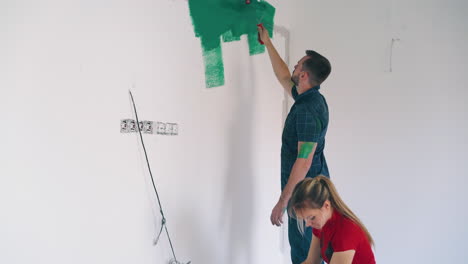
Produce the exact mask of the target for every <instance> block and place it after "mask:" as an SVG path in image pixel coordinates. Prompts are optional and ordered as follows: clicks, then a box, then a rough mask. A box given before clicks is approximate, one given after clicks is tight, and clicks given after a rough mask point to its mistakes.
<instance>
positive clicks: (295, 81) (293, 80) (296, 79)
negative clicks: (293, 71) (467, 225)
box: [291, 75, 299, 86]
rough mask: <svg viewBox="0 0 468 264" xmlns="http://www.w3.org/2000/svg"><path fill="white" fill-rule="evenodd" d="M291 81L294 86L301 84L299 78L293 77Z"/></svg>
mask: <svg viewBox="0 0 468 264" xmlns="http://www.w3.org/2000/svg"><path fill="white" fill-rule="evenodd" d="M291 81H292V82H293V83H294V85H296V86H297V85H298V83H299V77H298V76H294V75H293V76H291Z"/></svg>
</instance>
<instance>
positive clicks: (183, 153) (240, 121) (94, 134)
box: [0, 0, 289, 264]
mask: <svg viewBox="0 0 468 264" xmlns="http://www.w3.org/2000/svg"><path fill="white" fill-rule="evenodd" d="M272 4H273V5H275V6H277V7H278V10H283V11H282V12H281V13H278V16H277V22H278V23H280V24H282V25H284V26H288V24H287V23H282V21H285V22H286V19H285V18H286V17H287V16H288V13H287V10H289V7H287V6H284V7H282V8H281V6H279V5H280V3H279V1H272ZM187 5H188V4H187V2H186V1H175V0H174V1H124V0H121V1H104V0H101V1H53V0H49V1H26V0H25V1H18V0H15V1H2V2H1V3H0V58H1V63H0V67H1V68H0V74H1V75H0V87H1V89H2V96H0V98H1V99H0V100H1V104H0V107H1V109H0V110H1V111H0V113H1V116H2V124H3V128H2V132H1V137H0V144H1V152H0V153H1V159H0V160H1V166H0V175H1V176H0V208H1V209H0V210H1V211H0V248H1V254H0V263H8V264H16V263H37V264H39V263H48V264H50V263H80V264H81V263H89V264H91V263H164V262H165V261H167V260H168V259H169V258H170V257H171V254H170V249H169V245H168V243H167V239H166V237H165V236H163V237H162V240H161V241H162V242H161V243H160V244H159V245H158V246H156V247H153V246H152V240H153V238H154V236H155V234H156V232H157V231H158V230H159V227H160V226H159V221H160V217H159V211H158V208H157V204H156V200H155V198H154V195H153V194H152V190H151V188H150V184H149V180H148V174H147V171H146V168H145V166H146V165H145V163H144V156H143V152H142V149H141V147H140V146H139V145H138V144H139V143H138V138H137V135H136V134H132V135H128V134H120V132H119V122H120V119H123V118H132V117H133V115H132V110H131V107H130V101H129V96H128V90H129V89H132V91H133V93H134V96H135V100H136V103H137V107H138V110H139V117H140V119H145V120H154V121H166V122H177V123H178V124H179V126H180V135H179V136H177V137H161V136H156V135H152V136H145V137H144V139H145V142H146V147H147V150H148V152H149V153H148V154H149V158H150V162H151V165H152V169H153V173H154V176H155V178H156V183H157V187H158V190H159V193H160V196H161V199H162V203H163V209H164V210H165V214H166V217H167V221H168V228H169V232H170V233H171V237H172V240H173V241H172V242H173V244H174V246H175V250H176V254H177V256H178V258H179V260H181V261H188V260H192V263H205V264H209V263H233V264H234V263H260V262H262V263H263V262H265V263H282V260H283V258H284V257H285V256H284V255H282V253H281V251H280V249H284V247H283V248H282V247H281V245H282V244H281V243H282V242H283V241H281V230H280V229H278V228H275V227H272V226H271V225H270V224H269V215H270V212H271V208H272V207H273V206H274V204H275V202H276V199H277V198H278V195H279V189H280V175H279V164H280V162H279V150H280V135H281V127H282V100H283V92H282V91H281V88H280V87H279V85H278V84H277V83H276V82H275V81H274V79H273V74H272V71H271V67H270V64H269V61H268V57H267V56H266V55H259V56H254V57H249V56H248V47H247V41H246V39H243V40H242V41H240V42H235V43H228V44H223V52H224V55H225V56H224V63H225V76H226V85H225V86H224V87H219V88H213V89H205V88H204V83H205V82H204V73H203V70H204V67H203V60H202V56H201V46H200V42H199V39H197V38H195V36H194V33H193V27H192V25H191V20H190V17H189V10H188V7H187ZM276 41H277V42H278V43H277V44H278V47H279V48H280V49H284V44H282V43H284V39H281V38H277V39H276Z"/></svg>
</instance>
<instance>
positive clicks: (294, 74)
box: [291, 56, 309, 86]
mask: <svg viewBox="0 0 468 264" xmlns="http://www.w3.org/2000/svg"><path fill="white" fill-rule="evenodd" d="M308 58H309V57H308V56H304V57H302V59H300V60H299V61H298V62H297V64H296V66H294V70H293V72H292V74H291V81H292V82H293V83H294V85H296V86H298V85H299V79H300V74H301V73H302V72H303V71H302V64H303V63H304V61H306V60H307V59H308Z"/></svg>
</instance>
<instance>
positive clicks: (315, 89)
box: [258, 26, 331, 264]
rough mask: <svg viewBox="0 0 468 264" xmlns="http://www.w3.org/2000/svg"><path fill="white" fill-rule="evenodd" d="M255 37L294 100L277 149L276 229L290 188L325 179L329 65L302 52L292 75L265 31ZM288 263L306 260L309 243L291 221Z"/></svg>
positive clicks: (308, 235) (309, 236) (307, 234)
mask: <svg viewBox="0 0 468 264" xmlns="http://www.w3.org/2000/svg"><path fill="white" fill-rule="evenodd" d="M258 32H259V37H260V39H261V40H262V42H263V43H264V44H265V46H266V48H267V50H268V55H269V56H270V60H271V64H272V66H273V71H274V72H275V75H276V78H277V79H278V81H279V82H280V83H281V85H282V86H283V88H284V89H285V90H286V91H287V92H288V94H289V95H290V96H292V97H293V98H294V100H295V102H294V105H293V106H292V107H291V110H290V112H289V114H288V117H287V118H286V122H285V124H284V130H283V136H282V146H281V190H282V192H281V196H280V198H279V201H278V202H277V204H276V206H275V207H274V208H273V210H272V212H271V217H270V220H271V223H272V224H274V225H277V226H280V225H281V224H282V223H283V221H282V217H283V214H284V212H285V209H286V207H287V205H288V201H289V199H290V198H291V194H292V192H293V190H294V187H295V186H296V184H297V183H298V182H300V181H301V180H302V179H304V178H305V177H311V178H312V177H315V176H317V175H320V174H322V175H325V176H327V177H329V172H328V167H327V162H326V161H325V156H324V153H323V150H324V147H325V135H326V133H327V128H328V106H327V103H326V101H325V98H324V97H323V96H322V95H321V94H320V92H319V89H320V85H321V84H322V82H323V81H325V79H326V78H327V77H328V75H329V74H330V72H331V66H330V62H329V61H328V60H327V59H326V58H325V57H323V56H322V55H320V54H319V53H317V52H315V51H310V50H308V51H306V56H304V57H303V58H302V59H300V60H299V61H298V63H297V64H296V66H295V67H294V71H293V73H292V76H291V74H290V73H289V69H288V66H287V65H286V63H285V62H284V61H283V60H282V59H281V57H280V56H279V54H278V52H277V51H276V49H275V47H274V46H273V44H272V42H271V40H270V37H269V35H268V31H267V30H266V29H264V28H263V27H262V26H259V27H258ZM288 232H289V244H290V245H291V260H292V263H293V264H300V263H302V262H303V261H304V260H305V259H306V258H307V253H308V251H309V248H310V242H311V239H312V229H311V228H310V227H309V228H307V229H306V230H305V232H304V235H303V234H301V232H300V231H299V230H298V226H297V222H296V220H295V219H294V218H290V217H288Z"/></svg>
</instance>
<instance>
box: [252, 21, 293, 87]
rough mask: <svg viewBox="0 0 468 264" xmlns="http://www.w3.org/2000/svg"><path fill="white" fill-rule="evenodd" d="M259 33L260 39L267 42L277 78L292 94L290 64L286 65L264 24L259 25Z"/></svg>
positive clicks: (266, 45)
mask: <svg viewBox="0 0 468 264" xmlns="http://www.w3.org/2000/svg"><path fill="white" fill-rule="evenodd" d="M258 33H259V34H260V39H261V40H262V41H263V43H265V47H266V48H267V50H268V55H269V56H270V61H271V65H272V66H273V71H274V72H275V75H276V78H277V79H278V81H279V82H280V84H281V86H283V88H284V89H285V90H286V92H288V94H289V95H290V96H292V94H291V88H292V87H293V85H294V84H293V82H292V81H291V73H290V72H289V69H288V65H286V63H285V62H284V60H283V59H281V57H280V55H279V54H278V51H276V49H275V46H273V43H272V42H271V39H270V36H269V35H268V30H266V29H265V28H264V27H262V26H258Z"/></svg>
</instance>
